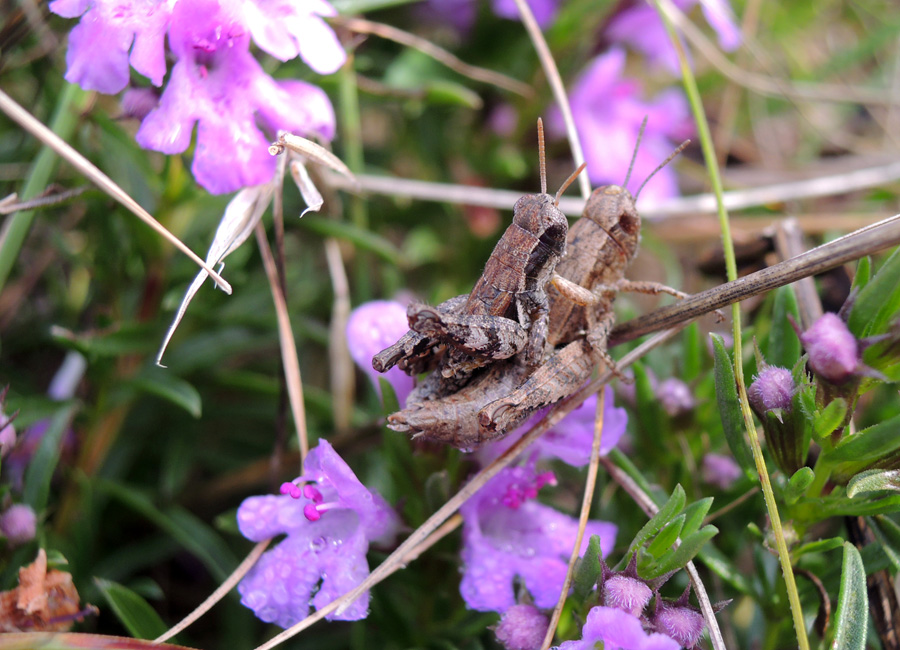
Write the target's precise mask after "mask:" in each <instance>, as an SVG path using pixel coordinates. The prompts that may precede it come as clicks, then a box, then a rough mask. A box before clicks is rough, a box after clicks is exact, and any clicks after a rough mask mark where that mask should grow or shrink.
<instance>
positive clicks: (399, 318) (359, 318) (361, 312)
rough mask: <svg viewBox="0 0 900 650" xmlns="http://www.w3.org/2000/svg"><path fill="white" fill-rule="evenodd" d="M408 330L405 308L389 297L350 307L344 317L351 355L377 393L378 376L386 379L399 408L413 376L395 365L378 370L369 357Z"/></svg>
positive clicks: (395, 340) (402, 403)
mask: <svg viewBox="0 0 900 650" xmlns="http://www.w3.org/2000/svg"><path fill="white" fill-rule="evenodd" d="M408 331H409V321H408V320H407V318H406V307H404V306H403V305H401V304H400V303H399V302H395V301H392V300H374V301H372V302H367V303H365V304H363V305H360V306H359V307H357V308H356V309H354V310H353V312H352V313H351V314H350V318H349V319H348V320H347V345H348V346H349V347H350V356H351V357H353V360H354V361H355V362H356V365H358V366H359V367H360V368H361V369H362V371H363V372H364V373H366V376H367V377H368V378H369V379H371V380H372V384H374V386H375V390H377V391H378V394H379V395H381V386H380V385H379V383H378V379H379V378H384V379H387V380H388V381H389V382H390V384H391V386H393V388H394V392H395V393H396V394H397V401H398V402H399V403H400V406H401V407H402V406H403V405H404V404H406V398H407V396H409V393H410V391H412V389H413V384H414V383H415V379H413V378H412V377H410V376H409V375H407V374H406V373H405V372H403V371H402V370H400V368H398V367H397V366H394V367H393V368H391V369H390V370H388V371H387V372H385V373H380V372H378V371H377V370H375V369H374V368H373V367H372V357H373V356H375V354H376V353H378V352H381V350H383V349H384V348H386V347H388V346H389V345H392V344H393V343H396V342H397V340H399V339H400V338H401V337H402V336H403V335H404V334H406V332H408Z"/></svg>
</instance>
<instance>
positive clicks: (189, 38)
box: [136, 0, 334, 194]
mask: <svg viewBox="0 0 900 650" xmlns="http://www.w3.org/2000/svg"><path fill="white" fill-rule="evenodd" d="M239 18H240V16H239V15H238V13H237V12H235V11H233V10H232V8H231V6H230V4H229V3H228V2H224V1H223V3H221V4H220V3H219V2H217V1H216V0H179V2H178V3H177V4H176V5H175V9H174V10H173V12H172V20H171V23H172V24H171V27H170V29H169V45H170V47H171V49H172V51H173V52H174V54H175V56H176V57H177V59H178V62H177V63H176V64H175V66H174V67H173V68H172V75H171V77H170V79H169V83H168V84H167V85H166V89H165V91H164V92H163V95H162V97H161V99H160V103H159V107H158V108H157V109H156V110H154V111H152V112H151V113H150V114H149V115H148V116H147V117H146V119H144V121H143V123H142V124H141V128H140V129H139V130H138V132H137V136H136V137H137V141H138V144H140V145H141V146H142V147H144V148H146V149H154V150H156V151H161V152H163V153H166V154H177V153H181V152H183V151H184V150H185V149H187V148H188V146H189V145H190V143H191V134H192V132H193V129H194V124H195V123H196V124H198V129H197V148H196V151H195V153H194V163H193V166H192V167H191V170H192V171H193V173H194V177H195V178H196V179H197V182H198V183H200V184H201V185H202V186H203V187H205V188H206V189H207V190H209V191H210V192H212V193H215V194H220V193H224V192H231V191H234V190H237V189H240V188H242V187H248V186H251V185H260V184H262V183H265V182H267V181H269V180H271V178H272V176H273V174H274V171H275V166H276V160H275V158H274V157H273V156H271V155H269V152H268V144H269V140H268V139H267V138H266V136H265V135H263V133H262V131H260V130H259V128H258V127H257V125H256V118H257V117H258V118H259V119H260V121H261V122H262V123H263V124H265V125H266V126H267V127H268V128H269V129H270V130H271V131H272V132H274V131H275V130H277V129H284V130H287V131H291V132H295V133H299V134H307V135H308V134H310V133H318V134H319V135H321V136H322V137H324V138H326V139H330V138H331V137H332V136H333V135H334V113H333V110H332V108H331V104H330V103H329V101H328V98H327V97H326V96H325V94H324V93H323V92H322V90H321V89H319V88H317V87H315V86H312V85H310V84H307V83H304V82H301V81H282V82H276V81H274V80H273V79H272V78H271V77H269V76H268V75H267V74H266V73H265V72H263V69H262V67H261V66H260V65H259V63H257V62H256V59H254V58H253V56H252V55H251V54H250V51H249V46H250V35H249V33H248V32H247V31H246V29H245V28H244V26H243V24H242V23H241V21H240V19H239Z"/></svg>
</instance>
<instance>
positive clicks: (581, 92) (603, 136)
mask: <svg viewBox="0 0 900 650" xmlns="http://www.w3.org/2000/svg"><path fill="white" fill-rule="evenodd" d="M624 66H625V51H624V50H622V49H621V48H612V49H610V50H609V52H607V53H606V54H604V55H602V56H599V57H597V58H596V59H594V61H593V62H592V63H591V64H589V66H588V68H587V69H586V70H585V71H584V72H583V73H582V74H581V76H579V77H578V79H577V80H576V81H575V85H574V87H573V88H572V90H571V92H570V93H569V99H570V102H571V104H572V115H573V117H574V119H575V124H576V126H577V127H578V135H579V137H580V139H581V145H582V147H583V148H584V156H585V160H586V161H587V173H588V176H589V178H590V179H591V181H592V182H593V183H594V184H604V183H614V184H621V183H623V182H624V180H625V179H624V177H625V172H626V170H627V169H628V166H629V164H630V163H631V156H632V153H633V151H634V146H635V143H636V142H637V136H638V132H639V131H640V127H641V122H642V121H643V119H644V116H647V118H648V120H647V128H646V130H645V131H644V136H643V139H642V140H641V146H640V149H638V152H637V158H636V159H635V162H634V170H633V172H632V175H631V179H630V180H629V183H628V188H629V189H630V190H631V191H632V192H634V191H636V190H637V188H638V187H640V185H641V183H643V182H644V180H645V179H646V178H647V177H648V176H649V175H650V174H651V173H652V172H653V170H654V169H656V167H657V166H658V165H659V163H661V162H662V161H663V160H665V159H666V158H667V157H668V156H669V155H670V154H671V153H672V151H673V150H674V148H675V145H676V143H678V142H681V141H682V140H684V139H685V138H686V137H688V136H690V135H691V134H692V133H693V124H692V122H691V119H690V115H689V112H688V105H687V101H686V100H685V98H684V95H683V94H682V93H681V91H680V90H678V89H676V88H670V89H668V90H665V91H663V92H662V93H660V94H659V95H657V96H656V97H655V98H654V99H653V100H651V101H650V102H645V101H643V100H642V99H641V98H640V96H641V85H640V82H639V81H638V80H636V79H631V78H626V77H623V76H622V73H623V68H624ZM550 125H551V127H552V128H553V131H554V133H556V134H557V135H561V134H562V133H564V127H563V123H562V118H561V117H560V114H559V111H558V110H554V111H552V112H551V118H550ZM677 195H678V184H677V183H676V180H675V170H674V169H673V167H672V166H671V165H668V166H666V167H664V168H663V169H662V170H660V171H659V172H658V173H657V174H656V175H655V176H654V177H653V178H652V179H651V180H650V182H648V183H647V185H646V187H645V188H644V190H643V192H642V194H641V196H642V197H647V198H652V199H653V200H660V199H665V198H668V197H672V196H677Z"/></svg>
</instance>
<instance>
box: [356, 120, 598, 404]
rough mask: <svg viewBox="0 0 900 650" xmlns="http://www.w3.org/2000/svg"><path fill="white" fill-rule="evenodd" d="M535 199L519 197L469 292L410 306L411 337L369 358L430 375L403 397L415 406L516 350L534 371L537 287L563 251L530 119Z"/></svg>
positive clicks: (542, 327) (541, 336)
mask: <svg viewBox="0 0 900 650" xmlns="http://www.w3.org/2000/svg"><path fill="white" fill-rule="evenodd" d="M538 137H539V142H540V158H541V193H540V194H528V195H525V196H523V197H522V198H520V199H519V200H518V201H517V202H516V205H515V207H514V216H513V222H512V224H511V225H510V226H509V228H507V230H506V231H505V232H504V234H503V236H502V237H501V238H500V240H499V241H498V242H497V245H496V246H495V247H494V251H493V252H492V253H491V257H490V258H489V259H488V261H487V263H486V265H485V268H484V272H483V273H482V275H481V277H480V278H479V280H478V282H477V283H476V284H475V287H474V288H473V289H472V292H471V293H469V294H468V295H465V296H457V297H456V298H452V299H451V300H448V301H447V302H444V303H442V304H440V305H438V306H437V307H428V306H425V305H420V304H417V303H413V304H411V305H410V306H409V310H408V317H409V324H410V328H411V331H410V332H408V333H407V334H406V335H404V336H403V337H402V338H401V339H400V340H399V341H398V342H397V343H395V344H394V345H392V346H390V347H389V348H386V349H385V350H382V351H381V352H379V353H378V354H377V355H375V357H374V359H373V360H372V365H373V367H374V368H375V369H376V370H378V371H379V372H384V371H385V370H387V369H388V368H390V367H391V366H393V365H395V364H398V365H399V366H400V368H401V369H403V370H405V371H406V372H408V373H410V374H413V373H419V372H423V371H426V370H430V369H431V368H433V367H434V366H435V365H438V366H439V368H438V371H437V372H436V373H434V374H433V375H432V376H431V377H429V379H428V380H427V381H426V382H424V383H423V384H420V385H419V387H417V389H416V391H415V393H414V395H413V396H411V399H412V400H413V401H422V400H428V399H434V398H437V397H441V396H444V395H447V394H449V393H450V392H452V391H453V390H455V389H458V388H459V387H460V386H461V385H464V384H465V383H467V382H468V380H469V377H470V376H471V374H472V372H473V371H474V370H476V369H478V368H480V367H482V366H485V365H488V364H489V363H491V362H492V361H496V360H500V359H507V358H510V357H512V356H514V355H517V354H519V353H520V352H521V353H522V354H523V355H524V362H525V363H526V364H529V365H536V364H537V363H538V362H539V361H540V360H541V358H542V357H543V353H544V347H545V342H546V338H547V331H548V318H549V302H548V299H547V294H546V293H545V286H546V284H547V282H548V281H549V280H550V278H551V276H552V275H553V271H554V269H555V268H556V264H557V262H559V260H560V259H561V258H562V256H563V255H564V253H565V247H566V234H567V232H568V221H567V220H566V217H565V215H564V214H563V213H562V212H561V211H560V210H559V208H558V207H557V205H558V203H559V197H560V195H561V194H562V192H563V191H564V190H565V189H566V187H568V185H569V184H570V183H571V182H572V181H573V180H574V178H575V177H576V176H577V174H578V173H579V172H580V171H581V169H582V168H583V166H582V168H579V170H578V171H576V172H575V173H574V174H573V175H572V176H570V177H569V179H568V180H567V181H566V183H564V184H563V186H562V187H561V188H560V190H559V192H558V193H557V195H556V197H555V198H554V197H552V196H550V195H549V194H547V191H546V189H547V188H546V184H547V181H546V175H545V173H544V153H543V128H542V125H541V122H540V120H539V121H538Z"/></svg>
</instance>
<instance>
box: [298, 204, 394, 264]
mask: <svg viewBox="0 0 900 650" xmlns="http://www.w3.org/2000/svg"><path fill="white" fill-rule="evenodd" d="M298 225H299V226H300V227H301V228H306V229H307V230H311V231H312V232H314V233H316V234H318V235H321V236H323V237H334V238H335V239H341V240H344V241H348V242H350V243H351V244H353V245H355V246H356V247H357V248H359V249H360V250H364V251H369V252H371V253H374V254H375V255H377V256H378V257H380V258H381V259H383V260H385V261H386V262H390V263H392V264H395V265H397V266H403V263H402V262H403V258H402V256H401V255H400V251H399V250H398V249H397V247H396V246H394V245H393V244H392V243H391V242H390V241H388V240H387V239H385V238H384V237H381V236H379V235H376V234H375V233H373V232H372V231H371V230H366V229H364V228H359V227H357V226H354V225H353V224H351V223H347V222H346V221H338V220H336V219H326V218H324V217H319V216H315V215H312V214H308V215H306V216H305V217H303V218H302V219H300V221H299V222H298Z"/></svg>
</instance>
